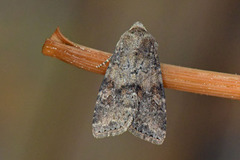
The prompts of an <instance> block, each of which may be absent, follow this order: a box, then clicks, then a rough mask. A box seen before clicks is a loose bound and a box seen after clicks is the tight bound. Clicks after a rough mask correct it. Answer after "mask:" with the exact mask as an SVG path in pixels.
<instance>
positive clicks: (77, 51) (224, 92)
mask: <svg viewBox="0 0 240 160" xmlns="http://www.w3.org/2000/svg"><path fill="white" fill-rule="evenodd" d="M42 52H43V54H45V55H47V56H52V57H56V58H58V59H60V60H62V61H65V62H67V63H70V64H73V65H75V66H77V67H79V68H82V69H85V70H87V71H91V72H95V73H98V74H105V71H106V69H107V66H108V63H107V64H106V65H105V66H102V67H100V68H96V66H97V65H99V64H101V63H103V62H104V61H105V60H106V59H108V58H109V57H110V56H111V54H110V53H107V52H103V51H99V50H95V49H92V48H89V47H85V46H82V45H79V44H76V43H73V42H71V41H70V40H68V39H67V38H65V37H64V36H63V35H62V34H61V32H60V30H59V28H57V29H56V31H55V32H54V33H53V35H52V36H51V38H49V39H47V40H46V41H45V44H44V45H43V48H42ZM161 68H162V74H163V82H164V87H165V88H171V89H176V90H180V91H186V92H192V93H199V94H205V95H211V96H217V97H224V98H230V99H237V100H240V76H239V75H236V74H227V73H219V72H212V71H204V70H199V69H191V68H186V67H179V66H174V65H169V64H163V63H161Z"/></svg>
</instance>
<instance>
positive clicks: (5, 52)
mask: <svg viewBox="0 0 240 160" xmlns="http://www.w3.org/2000/svg"><path fill="white" fill-rule="evenodd" d="M239 11H240V6H239V0H221V1H219V0H210V1H207V0H196V1H190V0H182V1H177V0H175V1H174V0H170V1H169V0H148V1H137V0H128V1H126V0H121V1H112V0H106V1H102V0H96V1H92V0H88V1H87V0H68V1H67V0H59V1H56V0H52V1H49V0H41V1H36V0H22V1H17V0H2V1H1V5H0V42H1V43H0V159H1V160H33V159H34V160H43V159H44V160H55V159H57V160H65V159H66V160H75V159H99V160H100V159H115V160H117V159H139V160H141V159H166V160H174V159H178V160H186V159H194V160H196V159H204V160H207V159H215V160H216V159H217V160H227V159H240V116H239V115H240V102H239V101H236V100H229V99H223V98H217V97H210V96H202V95H197V94H192V93H186V92H180V91H175V90H169V89H166V98H167V114H168V123H167V138H166V140H165V142H164V144H163V145H161V146H156V145H152V144H150V143H147V142H145V141H142V140H140V139H138V138H136V137H134V136H132V135H131V134H129V133H125V134H123V135H121V136H117V137H111V138H106V139H101V140H96V139H94V138H93V136H92V133H91V123H92V115H93V108H94V105H95V101H96V96H97V92H98V89H99V86H100V83H101V81H102V79H103V76H102V75H97V74H94V73H90V72H87V71H84V70H81V69H78V68H76V67H74V66H72V65H69V64H66V63H64V62H62V61H59V60H57V59H54V58H50V57H47V56H44V55H43V54H42V53H41V47H42V45H43V43H44V41H45V39H46V38H48V37H49V36H50V35H51V34H52V33H53V31H54V30H55V28H56V27H57V26H60V29H61V31H62V32H63V33H64V35H66V36H67V37H68V38H69V39H71V40H72V41H74V42H77V43H79V44H82V45H86V46H89V47H92V48H96V49H100V50H103V51H107V52H113V50H114V48H115V45H116V43H117V41H118V39H119V37H120V35H121V34H122V33H123V32H125V31H126V30H127V29H128V28H129V27H130V26H131V25H132V24H133V23H134V22H135V21H141V22H142V23H143V24H144V25H145V27H146V28H147V29H148V31H149V32H150V33H151V34H152V35H153V36H154V37H155V38H156V39H157V41H158V43H159V54H160V61H161V62H164V63H168V64H174V65H180V66H185V67H192V68H199V69H204V70H212V71H219V72H226V73H232V74H235V73H236V74H240V71H239V68H240V63H239V61H240V54H239V53H240V30H239V28H240V21H239V20H240V12H239Z"/></svg>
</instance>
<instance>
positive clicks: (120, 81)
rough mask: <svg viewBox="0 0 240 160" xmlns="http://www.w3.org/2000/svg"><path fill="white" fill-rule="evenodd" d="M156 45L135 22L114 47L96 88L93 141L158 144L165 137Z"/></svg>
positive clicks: (160, 76) (163, 103)
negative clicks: (124, 136) (127, 137)
mask: <svg viewBox="0 0 240 160" xmlns="http://www.w3.org/2000/svg"><path fill="white" fill-rule="evenodd" d="M157 48H158V44H157V42H156V41H155V39H154V38H153V37H152V35H151V34H149V33H148V32H147V30H146V28H145V27H144V26H143V25H142V24H141V23H139V22H136V23H135V24H134V25H133V26H132V27H131V28H130V29H129V30H128V31H127V32H125V33H124V34H123V35H122V36H121V38H120V40H119V42H118V43H117V46H116V49H115V52H114V54H113V56H112V57H111V59H110V63H109V67H108V69H107V71H106V74H105V77H104V80H103V82H102V85H101V87H100V90H99V93H98V97H97V102H96V106H95V110H94V116H93V130H92V131H93V135H94V136H95V137H96V138H103V137H107V136H114V135H119V134H121V133H123V132H125V131H126V130H127V129H128V130H129V131H130V132H131V133H132V134H133V135H135V136H137V137H139V138H141V139H144V140H146V141H149V142H151V143H154V144H162V142H163V140H164V138H165V136H166V108H165V97H164V88H163V82H162V75H161V69H160V63H159V59H158V55H157Z"/></svg>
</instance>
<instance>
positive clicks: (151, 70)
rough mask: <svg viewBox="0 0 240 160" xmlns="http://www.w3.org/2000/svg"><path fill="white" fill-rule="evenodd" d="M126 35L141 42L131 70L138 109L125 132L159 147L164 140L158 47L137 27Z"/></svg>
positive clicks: (153, 40)
mask: <svg viewBox="0 0 240 160" xmlns="http://www.w3.org/2000/svg"><path fill="white" fill-rule="evenodd" d="M130 31H131V32H135V34H136V35H138V36H139V37H141V38H140V40H139V45H138V47H139V48H138V49H137V52H136V53H137V61H136V67H135V69H136V77H137V78H136V94H137V97H138V108H137V112H136V114H134V118H133V122H132V124H131V126H130V127H129V131H130V132H131V133H132V134H133V135H135V136H137V137H139V138H141V139H144V140H146V141H149V142H151V143H154V144H159V145H160V144H162V143H163V141H164V138H165V137H166V105H165V95H164V88H163V81H162V74H161V69H160V62H159V58H158V54H157V49H158V44H157V42H156V40H155V39H154V38H153V36H152V35H150V34H149V33H148V32H147V31H146V29H145V28H144V27H142V26H141V25H138V26H135V27H134V28H132V30H130Z"/></svg>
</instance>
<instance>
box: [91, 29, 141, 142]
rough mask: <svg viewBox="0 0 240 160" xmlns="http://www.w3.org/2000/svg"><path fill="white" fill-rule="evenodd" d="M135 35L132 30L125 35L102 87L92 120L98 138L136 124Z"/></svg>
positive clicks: (111, 134)
mask: <svg viewBox="0 0 240 160" xmlns="http://www.w3.org/2000/svg"><path fill="white" fill-rule="evenodd" d="M132 38H133V36H132V35H130V34H129V33H128V32H125V33H124V34H123V35H122V36H121V38H120V40H119V42H118V43H117V45H116V49H115V52H114V54H113V55H112V57H111V59H110V63H109V66H108V69H107V71H106V74H105V77H104V80H103V82H102V84H101V87H100V89H99V93H98V97H97V102H96V106H95V110H94V115H93V124H92V127H93V128H92V132H93V135H94V137H96V138H103V137H108V136H115V135H119V134H121V133H123V132H125V131H126V130H127V129H128V127H129V126H130V125H131V124H132V120H133V115H134V113H135V112H136V108H137V95H136V92H135V88H136V87H135V82H136V75H134V74H132V72H133V70H134V68H135V64H134V63H132V61H135V59H136V57H135V56H134V52H133V51H134V44H130V43H129V40H130V39H132ZM132 40H133V39H132Z"/></svg>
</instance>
